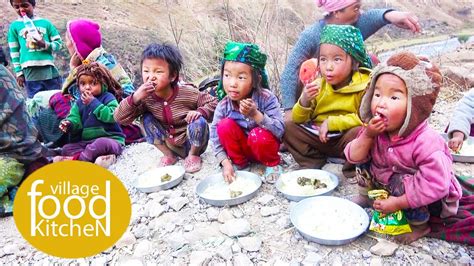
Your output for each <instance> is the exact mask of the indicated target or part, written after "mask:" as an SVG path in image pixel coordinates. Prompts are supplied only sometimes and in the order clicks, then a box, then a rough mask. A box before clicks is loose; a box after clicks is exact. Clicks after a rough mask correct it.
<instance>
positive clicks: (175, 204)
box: [168, 197, 189, 211]
mask: <svg viewBox="0 0 474 266" xmlns="http://www.w3.org/2000/svg"><path fill="white" fill-rule="evenodd" d="M188 203H189V200H188V198H185V197H175V198H170V199H169V200H168V206H170V207H171V209H173V210H174V211H179V210H181V208H183V207H184V205H186V204H188Z"/></svg>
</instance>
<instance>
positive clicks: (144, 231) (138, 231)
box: [132, 224, 149, 238]
mask: <svg viewBox="0 0 474 266" xmlns="http://www.w3.org/2000/svg"><path fill="white" fill-rule="evenodd" d="M148 231H149V229H148V227H147V226H146V225H144V224H138V225H137V226H136V227H135V228H134V229H133V230H132V232H133V234H134V235H135V237H136V238H143V237H146V236H148Z"/></svg>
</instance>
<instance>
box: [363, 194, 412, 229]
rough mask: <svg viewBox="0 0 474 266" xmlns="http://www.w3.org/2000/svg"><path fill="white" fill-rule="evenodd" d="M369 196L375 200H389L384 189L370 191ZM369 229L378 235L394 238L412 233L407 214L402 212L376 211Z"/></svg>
mask: <svg viewBox="0 0 474 266" xmlns="http://www.w3.org/2000/svg"><path fill="white" fill-rule="evenodd" d="M368 196H369V198H370V199H373V200H375V199H387V198H388V192H387V191H386V190H384V189H375V190H370V191H369V192H368ZM369 229H370V230H372V231H374V232H377V233H381V234H387V235H394V236H395V235H401V234H405V233H410V232H411V228H410V225H409V224H408V221H407V219H406V217H405V213H404V212H403V211H402V210H398V211H396V212H394V213H389V214H383V213H381V212H378V211H374V215H373V216H372V221H370V227H369Z"/></svg>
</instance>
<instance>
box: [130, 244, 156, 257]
mask: <svg viewBox="0 0 474 266" xmlns="http://www.w3.org/2000/svg"><path fill="white" fill-rule="evenodd" d="M152 252H153V250H152V245H151V242H150V241H148V240H142V241H140V242H138V244H137V246H136V247H135V251H134V252H133V256H134V257H137V258H141V257H144V256H146V255H149V254H151V253H152Z"/></svg>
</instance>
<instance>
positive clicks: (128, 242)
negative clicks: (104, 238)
mask: <svg viewBox="0 0 474 266" xmlns="http://www.w3.org/2000/svg"><path fill="white" fill-rule="evenodd" d="M136 242H137V239H136V238H135V236H134V235H133V234H132V233H131V232H130V231H126V232H125V233H124V234H123V235H122V237H121V238H120V239H119V240H118V241H117V243H115V246H116V247H117V248H119V249H120V248H123V247H126V246H130V247H131V246H133V244H135V243H136Z"/></svg>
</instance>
